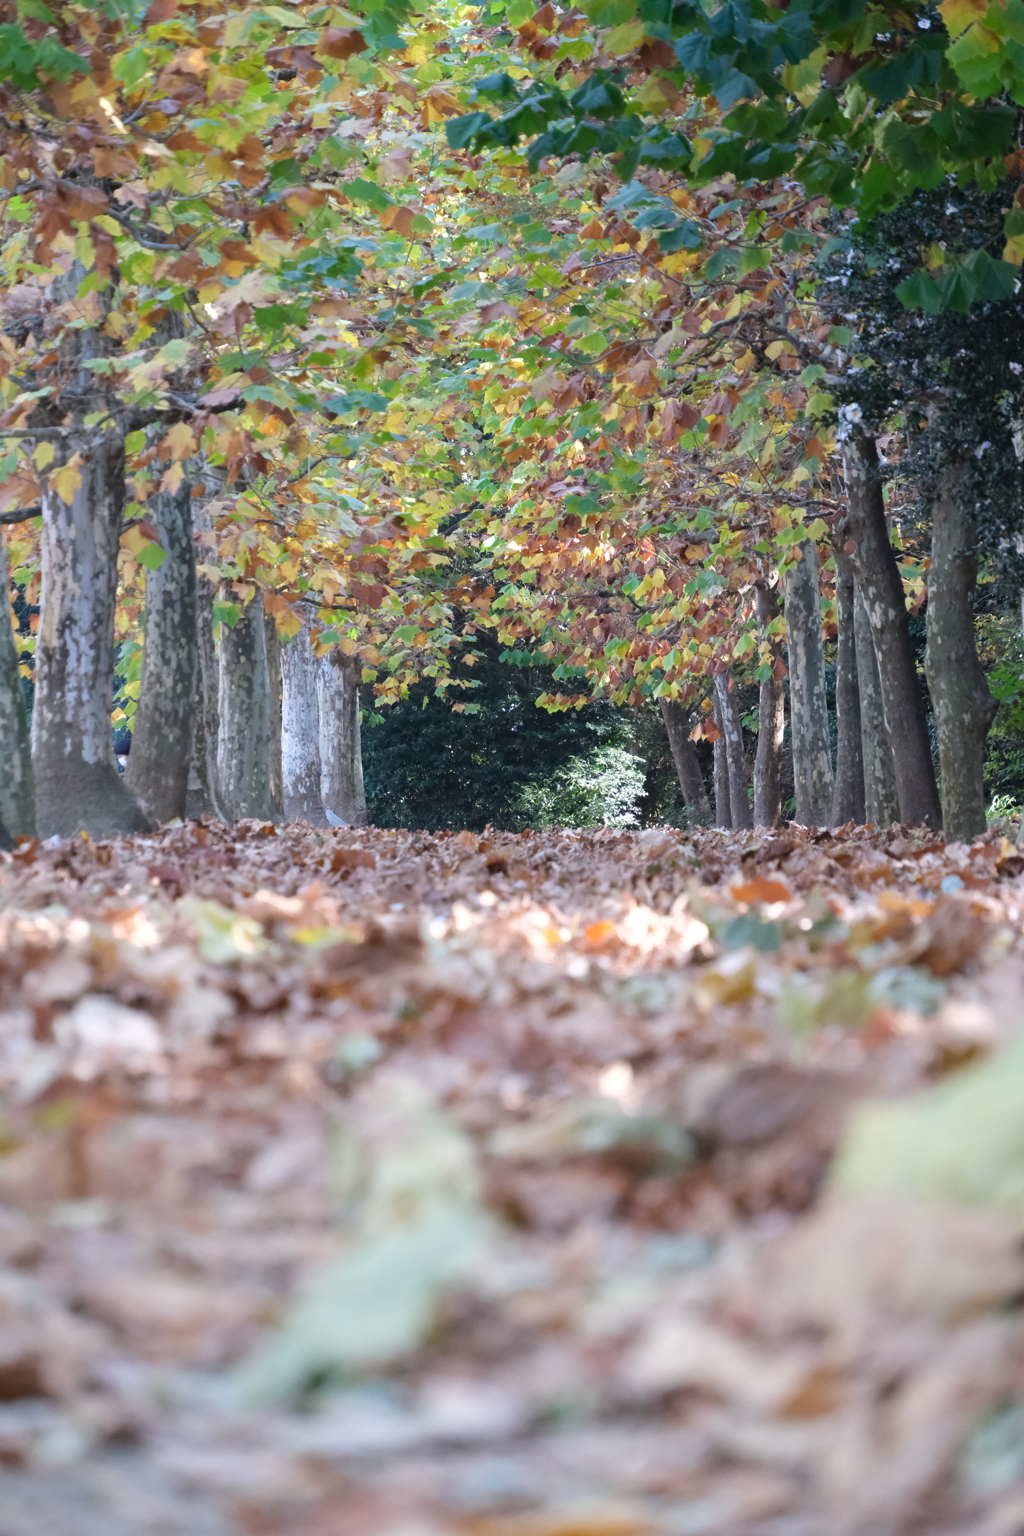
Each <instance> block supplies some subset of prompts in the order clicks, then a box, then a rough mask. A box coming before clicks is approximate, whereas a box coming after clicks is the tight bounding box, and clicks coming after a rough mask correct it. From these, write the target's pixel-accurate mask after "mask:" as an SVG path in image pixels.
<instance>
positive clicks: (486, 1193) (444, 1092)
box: [0, 822, 1024, 1536]
mask: <svg viewBox="0 0 1024 1536" xmlns="http://www.w3.org/2000/svg"><path fill="white" fill-rule="evenodd" d="M0 858H2V859H3V863H2V865H0V977H2V988H0V1536H28V1533H29V1532H32V1533H35V1532H38V1531H39V1530H40V1529H46V1530H47V1531H48V1532H50V1533H52V1536H92V1533H94V1532H95V1533H96V1536H100V1533H102V1536H185V1533H186V1532H187V1533H189V1536H197V1533H198V1536H205V1533H210V1536H242V1533H247V1532H251V1533H260V1536H347V1533H348V1532H349V1531H350V1530H351V1531H352V1533H353V1536H355V1533H356V1532H357V1531H358V1532H359V1533H360V1536H363V1533H367V1532H368V1533H371V1536H399V1533H406V1532H408V1531H409V1530H410V1529H412V1530H415V1531H417V1532H421V1531H422V1532H430V1533H436V1536H460V1533H461V1536H612V1533H618V1536H628V1533H634V1532H636V1533H640V1532H651V1533H665V1536H702V1533H707V1536H729V1533H736V1536H741V1533H742V1536H836V1533H838V1536H847V1533H848V1536H886V1533H892V1536H900V1533H904V1532H906V1533H912V1532H924V1531H927V1532H937V1533H938V1532H941V1533H948V1536H954V1533H956V1536H960V1533H963V1536H966V1533H967V1532H971V1533H972V1536H973V1533H976V1532H982V1533H984V1536H1005V1533H1011V1532H1015V1531H1024V1439H1022V1435H1021V1428H1020V1426H1021V1424H1022V1423H1024V1318H1022V1315H1021V1311H1020V1301H1021V1297H1022V1296H1024V1255H1022V1249H1021V1236H1022V1229H1024V1135H1022V1133H1021V1130H1020V1127H1021V1125H1024V1057H1022V1054H1021V1052H1022V1041H1024V1032H1022V1031H1021V1015H1022V1011H1024V1003H1022V997H1024V993H1022V986H1021V984H1022V980H1024V956H1022V949H1021V946H1022V922H1024V881H1022V879H1021V872H1022V867H1024V866H1022V864H1021V860H1020V858H1019V856H1018V855H1017V852H1016V850H1015V849H1014V848H1012V847H1011V846H1010V845H1009V844H1008V843H1006V841H1005V840H1004V839H1002V838H1001V837H999V836H998V835H996V834H993V835H991V836H990V837H988V838H985V839H980V840H979V841H978V842H976V843H975V844H974V845H972V846H970V847H968V846H966V845H963V844H954V845H951V846H948V847H947V846H945V845H943V844H942V843H941V841H939V840H937V839H935V838H934V836H933V835H932V834H930V833H926V832H924V831H920V832H918V831H915V830H914V829H908V828H898V827H897V828H893V829H890V830H889V831H882V830H880V829H875V828H854V827H847V828H843V829H840V831H838V832H836V833H828V832H821V831H814V830H808V829H804V828H800V827H796V826H789V827H788V828H786V830H785V831H783V832H776V833H773V834H759V833H755V834H751V833H734V834H732V833H718V832H698V833H694V834H692V835H684V834H682V833H679V832H676V831H674V830H672V829H666V828H652V829H649V830H647V831H644V832H639V833H634V832H622V831H617V830H600V831H561V830H554V831H549V832H537V833H523V834H518V835H516V834H510V833H502V832H495V831H491V830H488V831H487V832H485V833H484V834H482V835H478V834H475V833H469V832H462V833H458V834H453V833H438V834H433V835H432V834H427V833H408V832H393V831H378V830H365V831H357V830H353V829H350V828H342V829H337V830H333V831H330V832H326V833H325V832H320V831H316V830H314V829H312V828H310V827H305V826H297V827H285V828H276V827H274V826H272V825H269V824H263V823H259V822H243V823H240V824H239V825H238V826H236V827H234V828H232V829H227V828H224V827H222V826H220V825H217V824H214V823H206V822H204V823H197V822H192V823H188V824H186V825H184V826H177V827H171V828H168V829H166V830H164V831H162V832H161V833H159V834H154V835H150V836H137V837H132V838H124V839H121V840H118V841H113V842H107V843H103V842H101V843H95V842H91V841H89V840H87V839H77V840H71V841H65V842H59V841H57V840H53V841H51V842H49V843H47V844H45V845H44V844H39V843H36V842H34V841H33V842H24V841H23V842H22V843H21V844H20V846H19V847H18V848H17V850H16V851H15V852H14V853H13V854H5V855H0Z"/></svg>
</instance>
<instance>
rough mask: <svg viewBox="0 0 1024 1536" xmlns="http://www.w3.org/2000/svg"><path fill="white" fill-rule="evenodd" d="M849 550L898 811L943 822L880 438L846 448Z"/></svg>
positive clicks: (918, 820)
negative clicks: (888, 516)
mask: <svg viewBox="0 0 1024 1536" xmlns="http://www.w3.org/2000/svg"><path fill="white" fill-rule="evenodd" d="M843 471H844V476H845V480H846V499H847V515H846V519H845V522H844V525H843V533H844V535H845V537H846V540H848V541H850V542H852V545H853V548H852V549H848V550H846V554H847V557H848V559H849V561H850V565H851V568H852V570H853V574H854V576H855V578H856V581H857V590H858V592H859V593H860V595H861V597H862V599H863V601H864V606H865V609H866V612H867V616H868V622H869V624H870V626H871V635H872V638H873V640H874V646H875V658H876V661H877V663H878V675H879V683H880V687H881V694H882V710H883V714H884V717H885V726H886V731H887V733H888V736H889V742H890V745H891V747H892V754H893V766H894V770H895V775H896V795H897V799H898V801H899V817H900V820H901V821H904V822H907V823H908V824H910V825H911V826H920V825H921V824H922V823H923V824H924V825H926V826H929V827H934V828H935V829H936V830H938V828H940V827H941V825H942V811H941V809H940V807H939V791H938V787H937V785H936V782H935V770H934V768H933V766H932V757H931V747H930V744H929V741H928V722H927V719H926V716H925V707H924V698H923V696H922V693H921V686H920V684H919V682H918V679H917V669H916V667H915V664H914V652H913V648H912V646H911V643H910V629H909V626H908V623H907V605H906V602H905V600H904V596H903V582H902V579H901V577H900V572H899V566H898V565H897V563H896V554H895V551H894V550H893V547H892V544H891V543H890V540H889V530H888V528H887V526H886V521H885V506H884V503H883V500H882V482H881V479H880V477H879V472H878V450H877V448H876V447H875V442H874V438H871V437H865V436H857V437H853V438H851V439H850V440H849V441H848V442H847V443H846V444H845V445H844V449H843Z"/></svg>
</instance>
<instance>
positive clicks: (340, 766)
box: [317, 648, 366, 827]
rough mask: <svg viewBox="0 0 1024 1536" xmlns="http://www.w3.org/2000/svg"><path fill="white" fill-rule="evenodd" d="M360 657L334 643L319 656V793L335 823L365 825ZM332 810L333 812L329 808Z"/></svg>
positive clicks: (328, 815)
mask: <svg viewBox="0 0 1024 1536" xmlns="http://www.w3.org/2000/svg"><path fill="white" fill-rule="evenodd" d="M362 670H363V669H362V662H361V661H360V659H359V657H358V656H343V655H342V653H341V652H340V651H339V650H338V649H337V648H335V649H334V650H332V651H329V652H328V653H327V655H326V656H322V657H321V659H320V665H319V668H318V674H317V694H318V697H319V703H320V794H321V798H322V800H323V807H324V815H325V816H327V820H328V821H329V822H330V821H331V816H332V815H333V816H334V817H335V818H336V820H335V821H334V822H331V825H332V826H336V825H338V824H339V823H344V825H345V826H348V827H364V826H365V825H366V793H365V790H364V789H363V749H362V743H361V740H360V733H359V682H360V679H361V677H362ZM328 813H329V814H328Z"/></svg>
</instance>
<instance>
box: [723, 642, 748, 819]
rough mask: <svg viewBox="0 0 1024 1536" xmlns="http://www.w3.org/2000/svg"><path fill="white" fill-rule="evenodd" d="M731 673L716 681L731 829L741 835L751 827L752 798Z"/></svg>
mask: <svg viewBox="0 0 1024 1536" xmlns="http://www.w3.org/2000/svg"><path fill="white" fill-rule="evenodd" d="M731 681H732V674H731V673H730V672H719V674H718V676H717V677H716V678H715V699H716V702H717V704H718V720H719V726H720V728H721V730H722V734H723V735H724V737H725V755H726V759H727V761H728V764H729V809H730V813H731V818H732V826H733V827H734V828H735V829H736V830H737V831H738V830H739V829H740V828H742V827H752V826H753V825H754V822H753V817H752V816H751V814H750V795H749V792H748V790H747V765H746V762H745V760H744V757H743V726H742V723H741V721H740V707H739V701H738V700H737V698H736V695H735V694H734V693H733V692H732V691H731V690H730V687H729V684H730V683H731Z"/></svg>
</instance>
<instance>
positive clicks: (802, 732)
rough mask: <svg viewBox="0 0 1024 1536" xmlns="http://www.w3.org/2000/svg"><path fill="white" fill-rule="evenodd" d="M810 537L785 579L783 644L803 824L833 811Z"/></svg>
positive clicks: (817, 822)
mask: <svg viewBox="0 0 1024 1536" xmlns="http://www.w3.org/2000/svg"><path fill="white" fill-rule="evenodd" d="M819 569H820V567H819V565H818V551H817V547H816V545H815V544H814V542H813V540H810V539H808V540H807V542H806V543H805V544H803V545H801V552H800V559H799V560H798V561H797V563H796V565H793V566H790V568H789V570H788V571H787V572H786V575H785V579H784V590H785V605H786V647H787V650H788V652H789V721H790V734H791V736H792V741H793V783H794V786H795V790H796V807H795V810H794V819H795V820H796V821H798V822H799V823H800V825H801V826H804V827H825V826H828V824H829V820H830V818H831V815H832V752H831V744H830V742H829V730H828V700H827V697H826V693H825V647H824V645H823V644H822V638H821V585H820V580H819V574H818V573H819Z"/></svg>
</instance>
